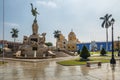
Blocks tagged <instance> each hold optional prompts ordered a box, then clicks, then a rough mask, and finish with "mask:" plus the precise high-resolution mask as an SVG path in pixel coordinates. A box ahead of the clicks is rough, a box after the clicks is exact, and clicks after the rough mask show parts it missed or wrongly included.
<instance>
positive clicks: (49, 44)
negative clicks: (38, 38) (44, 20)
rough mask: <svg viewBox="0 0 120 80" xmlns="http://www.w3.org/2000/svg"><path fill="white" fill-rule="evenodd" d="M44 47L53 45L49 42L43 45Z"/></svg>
mask: <svg viewBox="0 0 120 80" xmlns="http://www.w3.org/2000/svg"><path fill="white" fill-rule="evenodd" d="M45 45H47V46H48V47H49V46H53V44H52V43H51V42H47V43H45Z"/></svg>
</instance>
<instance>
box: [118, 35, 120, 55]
mask: <svg viewBox="0 0 120 80" xmlns="http://www.w3.org/2000/svg"><path fill="white" fill-rule="evenodd" d="M119 38H120V36H118V56H120V50H119Z"/></svg>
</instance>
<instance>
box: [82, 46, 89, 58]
mask: <svg viewBox="0 0 120 80" xmlns="http://www.w3.org/2000/svg"><path fill="white" fill-rule="evenodd" d="M80 57H81V58H82V59H81V60H88V57H90V53H89V51H88V49H87V48H86V46H83V48H82V51H81V53H80Z"/></svg>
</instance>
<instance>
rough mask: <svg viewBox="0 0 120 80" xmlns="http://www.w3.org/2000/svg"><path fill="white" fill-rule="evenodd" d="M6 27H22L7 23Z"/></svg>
mask: <svg viewBox="0 0 120 80" xmlns="http://www.w3.org/2000/svg"><path fill="white" fill-rule="evenodd" d="M5 27H12V28H13V27H14V28H17V27H20V25H19V24H16V23H10V22H5Z"/></svg>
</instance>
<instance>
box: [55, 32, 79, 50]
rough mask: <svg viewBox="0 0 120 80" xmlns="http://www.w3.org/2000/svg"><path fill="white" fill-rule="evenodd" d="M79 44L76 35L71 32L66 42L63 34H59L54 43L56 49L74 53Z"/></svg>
mask: <svg viewBox="0 0 120 80" xmlns="http://www.w3.org/2000/svg"><path fill="white" fill-rule="evenodd" d="M77 43H80V42H79V40H78V39H77V38H76V35H75V33H74V32H73V31H71V32H70V33H69V35H68V41H67V40H66V39H65V37H64V36H63V34H60V36H59V38H58V39H57V42H56V44H57V45H56V47H57V49H60V50H68V51H76V50H77V47H76V44H77Z"/></svg>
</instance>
